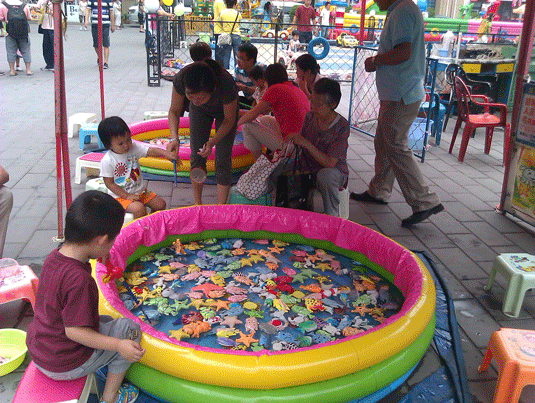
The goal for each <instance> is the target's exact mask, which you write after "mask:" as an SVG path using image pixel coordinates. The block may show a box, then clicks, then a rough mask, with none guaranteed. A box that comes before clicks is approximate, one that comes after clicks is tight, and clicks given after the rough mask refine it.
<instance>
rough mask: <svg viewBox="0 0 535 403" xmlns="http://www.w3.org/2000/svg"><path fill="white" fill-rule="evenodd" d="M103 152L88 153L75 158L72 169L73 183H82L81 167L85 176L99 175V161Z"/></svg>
mask: <svg viewBox="0 0 535 403" xmlns="http://www.w3.org/2000/svg"><path fill="white" fill-rule="evenodd" d="M102 157H104V153H97V152H93V153H88V154H85V155H81V156H80V157H78V158H76V167H75V170H74V183H76V184H80V183H82V168H85V174H86V176H98V175H100V161H101V160H102Z"/></svg>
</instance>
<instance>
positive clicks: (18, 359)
mask: <svg viewBox="0 0 535 403" xmlns="http://www.w3.org/2000/svg"><path fill="white" fill-rule="evenodd" d="M27 351H28V348H27V347H26V332H25V331H23V330H19V329H0V357H3V358H7V359H8V360H7V361H6V362H2V363H1V364H0V376H4V375H6V374H9V373H10V372H12V371H14V370H16V369H17V368H18V367H19V365H20V364H22V361H24V357H26V352H27Z"/></svg>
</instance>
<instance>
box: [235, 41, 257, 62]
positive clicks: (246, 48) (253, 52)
mask: <svg viewBox="0 0 535 403" xmlns="http://www.w3.org/2000/svg"><path fill="white" fill-rule="evenodd" d="M238 52H244V53H245V54H246V55H247V59H249V60H251V59H253V60H254V62H255V63H256V58H257V56H258V49H257V48H256V46H255V45H253V44H252V43H251V42H244V43H242V44H241V45H240V46H238Z"/></svg>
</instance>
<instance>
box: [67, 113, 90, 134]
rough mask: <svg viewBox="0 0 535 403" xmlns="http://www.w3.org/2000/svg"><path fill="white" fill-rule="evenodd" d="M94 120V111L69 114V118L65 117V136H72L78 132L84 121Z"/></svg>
mask: <svg viewBox="0 0 535 403" xmlns="http://www.w3.org/2000/svg"><path fill="white" fill-rule="evenodd" d="M96 121H97V115H96V114H94V113H76V114H74V115H71V116H69V118H68V119H67V127H68V133H67V136H68V137H74V135H75V134H78V131H79V130H80V126H82V125H83V124H84V123H91V122H96Z"/></svg>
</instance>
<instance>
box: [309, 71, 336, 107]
mask: <svg viewBox="0 0 535 403" xmlns="http://www.w3.org/2000/svg"><path fill="white" fill-rule="evenodd" d="M314 92H315V93H316V94H318V95H325V101H326V102H327V103H328V104H329V105H334V108H333V109H336V107H337V106H338V104H339V103H340V99H341V98H342V91H341V90H340V84H339V83H338V81H335V80H333V79H332V78H327V77H322V78H320V79H319V80H318V81H316V82H315V83H314Z"/></svg>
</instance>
